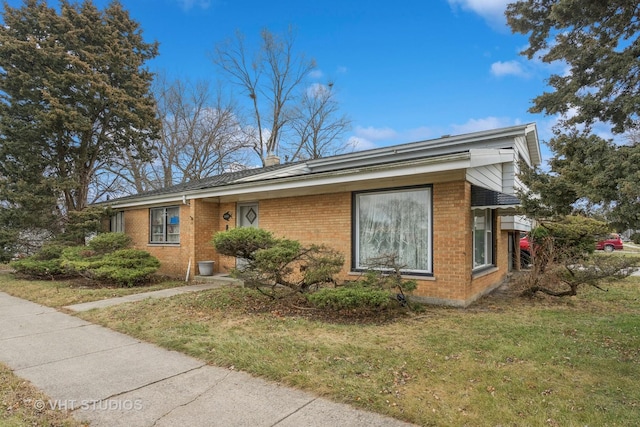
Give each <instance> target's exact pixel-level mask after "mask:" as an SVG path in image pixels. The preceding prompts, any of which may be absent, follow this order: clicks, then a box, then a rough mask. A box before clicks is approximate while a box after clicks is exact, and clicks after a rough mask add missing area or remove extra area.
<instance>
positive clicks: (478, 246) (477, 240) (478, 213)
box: [471, 209, 495, 270]
mask: <svg viewBox="0 0 640 427" xmlns="http://www.w3.org/2000/svg"><path fill="white" fill-rule="evenodd" d="M471 218H472V220H471V229H472V239H471V241H472V246H473V248H472V253H473V270H478V269H482V268H486V267H489V266H493V265H495V264H494V259H493V258H494V249H495V240H494V230H493V211H492V210H491V209H473V210H472V215H471ZM480 255H482V256H480Z"/></svg>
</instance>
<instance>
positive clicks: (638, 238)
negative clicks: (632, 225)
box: [631, 233, 640, 245]
mask: <svg viewBox="0 0 640 427" xmlns="http://www.w3.org/2000/svg"><path fill="white" fill-rule="evenodd" d="M631 241H632V242H633V243H635V244H636V245H640V233H633V234H632V235H631Z"/></svg>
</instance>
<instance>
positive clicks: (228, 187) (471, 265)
mask: <svg viewBox="0 0 640 427" xmlns="http://www.w3.org/2000/svg"><path fill="white" fill-rule="evenodd" d="M269 160H270V162H271V164H269V165H267V166H266V167H263V168H258V169H248V170H243V171H240V172H230V173H224V174H221V175H218V176H212V177H209V178H205V179H202V180H199V181H195V182H189V183H186V184H180V185H176V186H173V187H169V188H165V189H161V190H155V191H150V192H146V193H142V194H138V195H135V196H128V197H123V198H119V199H115V200H110V201H109V202H107V204H108V205H109V206H111V208H112V209H113V210H114V212H115V214H114V215H113V216H112V218H111V221H110V222H111V224H110V230H111V231H124V232H125V233H127V234H128V235H130V236H131V237H132V239H133V242H134V247H136V248H137V249H144V250H147V251H148V252H150V253H151V254H153V255H154V256H156V257H157V258H158V259H159V260H160V261H161V263H162V266H161V270H160V271H161V272H162V273H165V274H168V275H171V276H175V277H181V278H185V277H187V278H188V279H194V277H195V274H197V271H196V270H197V267H196V266H197V262H198V261H203V260H212V261H215V264H214V265H215V267H214V271H215V274H225V273H228V272H229V271H230V269H231V268H232V267H234V265H235V260H234V259H232V258H229V257H224V256H221V255H219V254H217V253H216V252H215V250H214V248H213V246H212V244H211V239H212V236H213V235H214V233H216V232H219V231H223V230H228V229H230V228H234V227H246V226H252V227H260V228H263V229H266V230H269V231H271V232H272V233H273V234H274V235H275V236H276V237H287V238H290V239H296V240H299V241H300V242H302V243H303V244H310V243H318V244H320V243H323V244H325V245H327V246H329V247H332V248H334V249H336V250H338V251H340V252H342V253H343V254H344V256H345V260H346V261H345V264H344V268H343V269H342V272H341V273H340V277H339V279H345V280H348V279H351V280H353V279H355V278H356V277H357V275H358V274H359V272H361V271H363V269H365V268H366V266H367V260H368V259H370V258H371V257H374V256H377V255H380V254H387V253H395V254H397V255H398V256H399V259H400V263H401V264H402V265H406V268H405V270H403V271H404V273H405V275H406V277H411V278H415V279H417V280H418V283H419V286H418V288H417V290H416V291H414V292H413V295H414V296H415V297H416V299H417V300H420V301H423V302H426V303H434V304H445V305H452V306H461V307H464V306H467V305H469V304H470V303H471V302H473V301H474V300H475V299H477V298H479V297H480V296H482V295H484V294H485V293H487V292H489V291H491V290H492V289H494V288H495V287H497V286H498V285H500V283H501V282H502V281H503V280H504V279H505V278H506V277H507V275H508V273H509V272H510V271H511V270H512V269H518V268H519V267H518V266H519V250H518V248H519V246H518V238H519V234H520V232H521V231H527V230H528V229H529V228H530V226H529V223H528V221H527V220H526V219H525V218H523V217H519V216H516V215H515V208H516V207H517V205H518V203H519V200H518V199H517V198H516V197H515V190H516V188H518V186H520V185H521V183H520V182H519V180H518V178H517V171H518V161H519V160H523V161H524V162H526V163H527V164H528V165H537V164H539V163H540V161H541V156H540V145H539V141H538V136H537V130H536V126H535V124H526V125H519V126H513V127H508V128H502V129H495V130H489V131H482V132H475V133H470V134H465V135H457V136H443V137H441V138H439V139H434V140H428V141H420V142H415V143H409V144H403V145H396V146H391V147H385V148H378V149H373V150H368V151H360V152H354V153H349V154H343V155H338V156H333V157H327V158H321V159H316V160H308V161H302V162H297V163H290V164H280V163H279V161H278V159H277V158H275V161H274V159H273V158H272V159H269Z"/></svg>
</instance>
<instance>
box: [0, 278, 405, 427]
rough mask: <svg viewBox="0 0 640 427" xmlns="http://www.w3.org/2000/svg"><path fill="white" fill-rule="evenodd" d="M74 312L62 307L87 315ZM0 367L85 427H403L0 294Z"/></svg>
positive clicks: (47, 404) (41, 405) (39, 405)
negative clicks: (40, 391)
mask: <svg viewBox="0 0 640 427" xmlns="http://www.w3.org/2000/svg"><path fill="white" fill-rule="evenodd" d="M183 290H184V288H183ZM158 292H164V291H158ZM159 295H160V294H159V293H154V296H155V297H158V296H159ZM147 297H148V295H147ZM127 298H128V297H127ZM117 300H119V301H124V300H125V299H123V298H117ZM111 302H113V301H111ZM100 303H101V304H107V302H106V301H101V302H100ZM80 306H81V307H80V308H78V306H75V307H70V309H75V310H79V309H86V308H87V307H88V305H80ZM101 306H104V305H101ZM0 362H2V363H4V364H6V365H8V366H9V367H10V368H11V369H12V370H13V371H14V372H15V374H16V375H18V376H20V377H22V378H24V379H27V380H29V381H30V382H31V383H32V384H33V385H35V386H36V387H38V388H40V389H41V390H43V391H44V392H45V393H46V394H47V395H48V396H49V397H50V400H48V401H47V402H43V401H36V402H32V403H31V404H33V405H35V407H36V408H48V407H55V408H62V409H65V408H66V409H69V410H72V411H73V415H74V417H75V418H77V419H78V420H82V421H89V422H90V423H91V426H92V427H100V426H109V427H119V426H123V427H124V426H127V427H130V426H132V427H138V426H155V427H162V426H180V427H185V426H193V427H197V426H282V427H284V426H338V425H339V426H407V425H409V424H405V423H402V422H400V421H398V420H395V419H392V418H387V417H383V416H381V415H378V414H374V413H370V412H365V411H360V410H356V409H354V408H352V407H350V406H348V405H343V404H338V403H334V402H331V401H329V400H326V399H323V398H319V397H317V396H314V395H312V394H310V393H306V392H302V391H299V390H295V389H290V388H287V387H282V386H279V385H277V384H275V383H271V382H267V381H264V380H261V379H258V378H254V377H251V376H250V375H247V374H245V373H242V372H237V371H232V370H228V369H223V368H217V367H213V366H208V365H206V364H205V363H204V362H202V361H199V360H197V359H194V358H191V357H188V356H186V355H184V354H182V353H178V352H175V351H168V350H164V349H161V348H160V347H157V346H155V345H152V344H148V343H145V342H141V341H138V340H136V339H134V338H132V337H129V336H127V335H123V334H120V333H118V332H114V331H112V330H110V329H107V328H104V327H101V326H98V325H94V324H91V323H89V322H86V321H84V320H81V319H78V318H77V317H74V316H70V315H67V314H63V313H61V312H59V311H57V310H55V309H52V308H49V307H44V306H41V305H39V304H35V303H32V302H29V301H25V300H22V299H19V298H15V297H12V296H9V295H7V294H5V293H2V292H0Z"/></svg>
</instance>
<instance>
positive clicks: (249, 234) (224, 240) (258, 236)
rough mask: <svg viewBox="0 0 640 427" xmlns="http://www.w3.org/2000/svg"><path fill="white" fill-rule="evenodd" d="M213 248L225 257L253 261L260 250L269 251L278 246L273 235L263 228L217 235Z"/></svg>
mask: <svg viewBox="0 0 640 427" xmlns="http://www.w3.org/2000/svg"><path fill="white" fill-rule="evenodd" d="M212 243H213V246H215V248H216V250H217V251H218V252H220V253H221V254H223V255H228V256H232V257H236V258H244V259H253V254H254V253H255V252H256V251H257V250H258V249H267V248H270V247H272V246H274V245H275V244H276V239H275V238H274V237H273V235H272V234H271V233H270V232H268V231H266V230H263V229H261V228H252V227H240V228H234V229H232V230H228V231H223V232H220V233H216V235H215V236H213V241H212Z"/></svg>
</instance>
